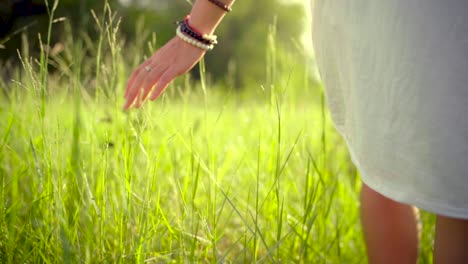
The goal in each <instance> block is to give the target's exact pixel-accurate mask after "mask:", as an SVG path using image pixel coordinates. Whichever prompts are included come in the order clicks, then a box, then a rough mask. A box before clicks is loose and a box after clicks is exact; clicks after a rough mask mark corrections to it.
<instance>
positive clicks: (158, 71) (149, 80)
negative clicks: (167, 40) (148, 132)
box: [135, 65, 167, 108]
mask: <svg viewBox="0 0 468 264" xmlns="http://www.w3.org/2000/svg"><path fill="white" fill-rule="evenodd" d="M166 69H167V66H166V65H158V66H157V67H155V68H154V69H152V70H151V72H150V73H149V74H148V76H147V77H146V78H145V79H144V81H143V83H142V85H141V89H140V95H141V96H140V97H138V98H137V101H136V104H135V107H136V108H139V107H140V106H141V105H142V104H143V103H144V102H145V101H146V98H147V97H148V95H149V94H150V92H151V90H152V88H153V87H154V85H155V84H156V83H157V82H159V79H160V78H161V76H162V75H163V73H164V72H165V71H166Z"/></svg>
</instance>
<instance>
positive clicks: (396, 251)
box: [361, 184, 419, 264]
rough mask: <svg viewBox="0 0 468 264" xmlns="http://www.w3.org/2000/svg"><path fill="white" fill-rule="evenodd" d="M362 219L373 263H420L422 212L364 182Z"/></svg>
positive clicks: (369, 255)
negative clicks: (392, 198) (419, 212)
mask: <svg viewBox="0 0 468 264" xmlns="http://www.w3.org/2000/svg"><path fill="white" fill-rule="evenodd" d="M361 222H362V225H363V229H364V239H365V241H366V245H367V255H368V258H369V263H371V264H375V263H378V264H381V263H401V264H406V263H408V264H409V263H411V264H414V263H417V259H418V246H419V226H418V212H417V210H416V209H415V208H414V207H411V206H409V205H405V204H401V203H398V202H395V201H393V200H391V199H388V198H386V197H384V196H382V195H381V194H379V193H377V192H375V191H374V190H372V189H371V188H369V187H368V186H367V185H365V184H363V186H362V190H361Z"/></svg>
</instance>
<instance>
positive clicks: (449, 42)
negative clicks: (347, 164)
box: [313, 0, 468, 219]
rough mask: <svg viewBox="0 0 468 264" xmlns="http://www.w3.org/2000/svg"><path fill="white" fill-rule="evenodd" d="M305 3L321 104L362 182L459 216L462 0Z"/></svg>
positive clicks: (466, 34) (467, 143) (463, 189)
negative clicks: (310, 16) (323, 94)
mask: <svg viewBox="0 0 468 264" xmlns="http://www.w3.org/2000/svg"><path fill="white" fill-rule="evenodd" d="M313 6H314V7H313V8H314V10H313V17H314V21H313V42H314V48H315V53H316V59H317V64H318V67H319V72H320V75H321V78H322V81H323V84H324V87H325V91H326V95H327V100H328V105H329V108H330V111H331V114H332V118H333V121H334V123H335V126H336V128H337V130H338V131H339V132H340V133H341V135H342V136H343V138H344V139H345V141H346V143H347V145H348V148H349V151H350V153H351V157H352V159H353V162H354V163H355V165H356V166H357V168H358V170H359V171H360V174H361V177H362V180H363V182H365V183H366V184H367V185H368V186H369V187H371V188H372V189H374V190H376V191H377V192H380V193H381V194H383V195H385V196H387V197H389V198H391V199H393V200H396V201H399V202H403V203H407V204H412V205H415V206H418V207H420V208H422V209H425V210H428V211H430V212H433V213H437V214H441V215H445V216H449V217H457V218H466V219H468V15H466V14H468V2H466V1H464V0H446V1H440V0H392V1H368V0H366V1H364V0H349V1H339V0H316V1H315V4H313Z"/></svg>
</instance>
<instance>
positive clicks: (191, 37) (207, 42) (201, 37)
mask: <svg viewBox="0 0 468 264" xmlns="http://www.w3.org/2000/svg"><path fill="white" fill-rule="evenodd" d="M188 19H189V16H187V17H186V18H185V19H184V20H183V21H181V22H178V24H179V26H178V27H177V30H176V34H177V36H178V37H179V38H180V39H182V40H183V41H185V42H187V43H189V44H191V45H193V46H195V47H197V48H200V49H203V50H212V49H213V48H214V45H215V44H217V43H218V41H217V37H216V36H215V35H206V34H202V33H200V31H198V30H196V29H195V28H193V27H191V26H190V24H189V22H188Z"/></svg>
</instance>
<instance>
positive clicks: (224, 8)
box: [208, 0, 232, 12]
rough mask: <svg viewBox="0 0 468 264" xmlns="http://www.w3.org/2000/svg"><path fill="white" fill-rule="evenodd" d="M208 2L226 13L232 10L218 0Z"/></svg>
mask: <svg viewBox="0 0 468 264" xmlns="http://www.w3.org/2000/svg"><path fill="white" fill-rule="evenodd" d="M208 1H209V2H211V3H213V4H215V5H216V6H218V7H219V8H221V9H223V10H224V11H226V12H231V11H232V8H231V7H230V6H228V5H226V4H224V3H223V2H221V1H219V0H208Z"/></svg>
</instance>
